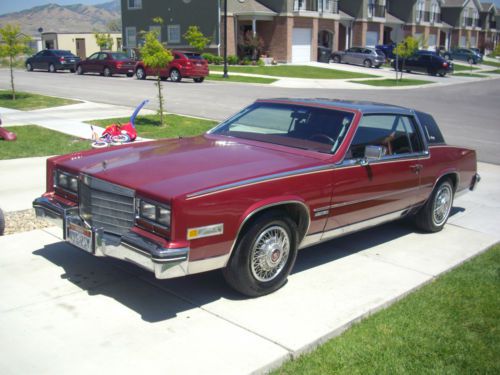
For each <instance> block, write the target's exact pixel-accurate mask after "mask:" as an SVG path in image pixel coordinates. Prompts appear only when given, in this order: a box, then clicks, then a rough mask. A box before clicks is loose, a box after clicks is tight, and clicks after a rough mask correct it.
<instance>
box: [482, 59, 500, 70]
mask: <svg viewBox="0 0 500 375" xmlns="http://www.w3.org/2000/svg"><path fill="white" fill-rule="evenodd" d="M481 64H483V65H489V66H494V67H496V68H500V62H497V61H484V60H483V62H482V63H481Z"/></svg>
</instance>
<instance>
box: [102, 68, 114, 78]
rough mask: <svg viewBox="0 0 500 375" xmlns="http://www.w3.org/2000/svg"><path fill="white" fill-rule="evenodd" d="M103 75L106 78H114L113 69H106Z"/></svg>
mask: <svg viewBox="0 0 500 375" xmlns="http://www.w3.org/2000/svg"><path fill="white" fill-rule="evenodd" d="M102 74H103V75H104V77H111V76H112V74H111V69H109V68H108V67H105V68H104V70H103V71H102Z"/></svg>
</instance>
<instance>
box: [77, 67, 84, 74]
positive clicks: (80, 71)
mask: <svg viewBox="0 0 500 375" xmlns="http://www.w3.org/2000/svg"><path fill="white" fill-rule="evenodd" d="M76 74H78V75H79V76H81V75H82V74H83V68H82V66H81V65H78V67H77V68H76Z"/></svg>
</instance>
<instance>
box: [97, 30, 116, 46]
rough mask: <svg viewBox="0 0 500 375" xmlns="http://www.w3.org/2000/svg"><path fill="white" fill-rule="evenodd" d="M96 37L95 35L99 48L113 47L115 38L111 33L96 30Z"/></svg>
mask: <svg viewBox="0 0 500 375" xmlns="http://www.w3.org/2000/svg"><path fill="white" fill-rule="evenodd" d="M94 37H95V42H96V43H97V45H98V46H99V49H100V50H101V51H102V50H104V49H109V50H111V49H113V43H114V42H113V38H112V37H111V35H110V34H109V33H108V34H106V33H100V32H98V31H96V32H95V33H94Z"/></svg>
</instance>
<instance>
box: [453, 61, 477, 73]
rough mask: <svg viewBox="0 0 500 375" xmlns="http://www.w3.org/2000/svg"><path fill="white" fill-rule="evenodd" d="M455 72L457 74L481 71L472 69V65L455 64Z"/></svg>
mask: <svg viewBox="0 0 500 375" xmlns="http://www.w3.org/2000/svg"><path fill="white" fill-rule="evenodd" d="M453 70H454V71H455V72H467V71H468V72H470V71H474V70H479V68H475V67H473V66H472V67H471V66H470V65H460V64H456V63H455V64H453Z"/></svg>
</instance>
